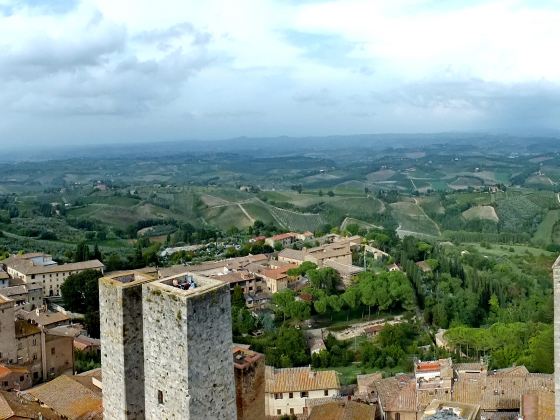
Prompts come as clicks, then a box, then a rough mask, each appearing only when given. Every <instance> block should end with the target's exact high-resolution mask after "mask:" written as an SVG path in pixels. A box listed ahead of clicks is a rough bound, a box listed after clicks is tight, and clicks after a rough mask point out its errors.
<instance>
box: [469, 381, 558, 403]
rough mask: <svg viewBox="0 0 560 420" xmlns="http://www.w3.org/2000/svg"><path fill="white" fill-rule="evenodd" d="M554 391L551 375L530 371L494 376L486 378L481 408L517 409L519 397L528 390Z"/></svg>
mask: <svg viewBox="0 0 560 420" xmlns="http://www.w3.org/2000/svg"><path fill="white" fill-rule="evenodd" d="M539 390H543V391H549V392H554V377H553V375H545V374H538V373H530V374H528V375H526V376H515V375H512V376H509V377H504V376H495V375H489V376H488V377H487V378H486V388H485V389H484V391H483V396H482V402H481V403H480V405H481V407H482V409H483V410H518V409H519V405H520V399H521V397H522V396H523V394H525V393H527V392H529V391H539Z"/></svg>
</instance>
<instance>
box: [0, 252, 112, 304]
mask: <svg viewBox="0 0 560 420" xmlns="http://www.w3.org/2000/svg"><path fill="white" fill-rule="evenodd" d="M2 264H3V265H4V266H5V267H6V271H7V272H8V274H9V275H10V276H12V277H17V278H20V279H22V280H23V282H24V283H27V284H30V283H38V284H40V285H41V286H42V287H43V293H44V295H45V296H60V287H61V286H62V283H64V280H66V278H67V277H68V276H69V275H71V274H77V273H81V272H82V271H85V270H98V271H101V272H103V270H104V269H105V266H104V265H103V263H102V262H100V261H99V260H90V261H83V262H77V263H69V264H58V263H57V262H56V261H53V259H52V257H51V256H50V255H48V254H43V253H29V254H23V255H12V256H10V257H9V258H7V259H5V260H4V261H2Z"/></svg>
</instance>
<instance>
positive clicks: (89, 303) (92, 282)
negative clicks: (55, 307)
mask: <svg viewBox="0 0 560 420" xmlns="http://www.w3.org/2000/svg"><path fill="white" fill-rule="evenodd" d="M101 276H102V274H101V272H100V271H97V270H85V271H82V272H81V273H77V274H71V275H69V276H68V277H67V278H66V280H64V283H62V286H61V288H60V291H61V293H62V300H63V302H64V306H65V308H66V309H68V310H69V311H72V312H78V313H83V314H85V313H88V312H95V311H98V310H99V284H98V280H99V278H100V277H101Z"/></svg>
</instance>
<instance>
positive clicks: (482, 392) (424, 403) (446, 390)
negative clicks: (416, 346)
mask: <svg viewBox="0 0 560 420" xmlns="http://www.w3.org/2000/svg"><path fill="white" fill-rule="evenodd" d="M368 387H371V389H372V390H373V396H375V397H377V399H378V403H379V410H380V414H381V418H382V419H383V420H419V419H422V418H423V417H422V415H423V413H425V410H429V407H431V409H433V406H432V405H431V404H433V401H434V400H438V401H439V404H440V405H443V406H445V405H446V404H449V405H453V404H455V405H457V404H467V405H468V404H470V405H475V406H480V416H481V417H483V416H484V417H485V418H494V417H496V418H497V417H500V418H502V417H503V418H515V417H516V416H517V415H518V414H519V411H520V408H521V406H522V400H523V397H524V396H525V395H531V394H532V393H535V392H541V393H545V394H544V395H543V401H546V399H547V398H549V396H548V397H547V396H546V395H547V394H546V393H553V392H554V378H553V375H547V374H540V373H529V371H528V370H527V369H526V368H525V367H524V366H517V367H513V368H508V369H501V370H496V371H492V372H488V370H487V367H486V365H485V364H484V363H482V362H480V363H463V364H457V365H455V366H452V364H451V361H450V359H440V360H437V361H434V362H421V361H418V362H415V374H414V375H397V376H395V377H392V378H386V379H381V380H375V381H373V383H372V384H371V385H368ZM549 399H550V398H549ZM535 401H536V402H535ZM532 404H533V405H532V407H535V406H534V404H537V406H538V404H539V402H538V399H537V400H534V397H533V402H532ZM529 405H531V402H529ZM542 410H543V412H550V407H548V408H546V407H544V406H543V407H542ZM547 410H548V411H547ZM469 415H470V414H469ZM508 416H509V417H508ZM474 418H475V419H476V418H477V417H476V415H475V417H474Z"/></svg>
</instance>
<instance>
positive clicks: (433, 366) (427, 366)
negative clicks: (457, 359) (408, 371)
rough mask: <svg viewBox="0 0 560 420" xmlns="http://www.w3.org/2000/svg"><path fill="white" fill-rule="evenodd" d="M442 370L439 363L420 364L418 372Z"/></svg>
mask: <svg viewBox="0 0 560 420" xmlns="http://www.w3.org/2000/svg"><path fill="white" fill-rule="evenodd" d="M439 370H440V364H439V362H437V361H436V362H418V363H417V364H416V372H437V371H439Z"/></svg>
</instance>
